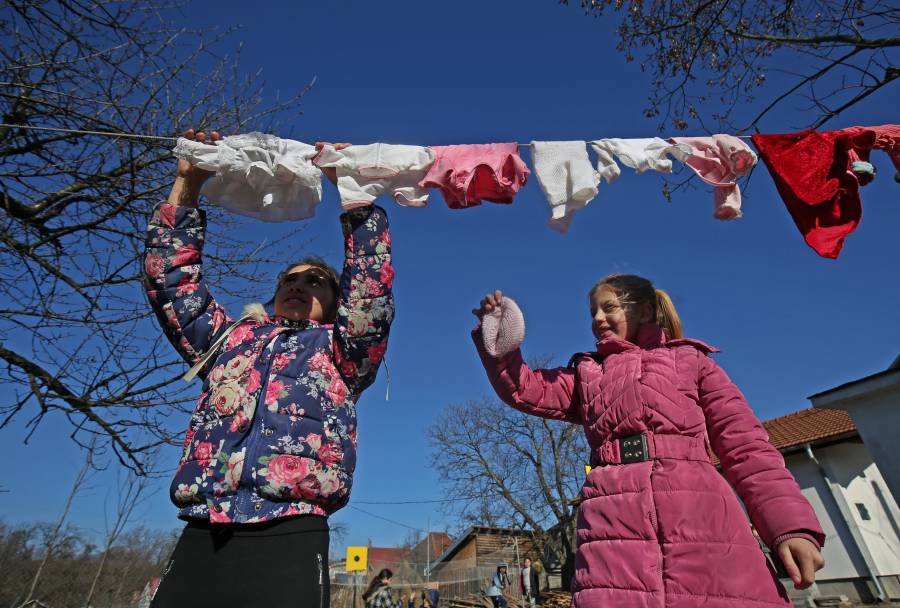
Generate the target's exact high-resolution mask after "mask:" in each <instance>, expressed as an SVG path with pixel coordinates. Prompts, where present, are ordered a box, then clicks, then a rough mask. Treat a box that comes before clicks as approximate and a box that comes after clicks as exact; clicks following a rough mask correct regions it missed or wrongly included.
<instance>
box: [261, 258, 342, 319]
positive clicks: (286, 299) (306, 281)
mask: <svg viewBox="0 0 900 608" xmlns="http://www.w3.org/2000/svg"><path fill="white" fill-rule="evenodd" d="M334 306H335V293H334V292H333V291H332V289H331V283H329V281H328V276H327V275H326V274H325V272H324V271H323V270H322V269H320V268H316V267H315V266H310V265H308V264H300V265H299V266H294V267H293V268H291V271H290V272H289V273H288V274H287V275H285V276H284V277H283V278H282V279H281V283H279V284H278V290H277V291H276V292H275V314H276V315H277V316H279V317H282V318H285V319H290V320H291V321H302V320H304V319H309V320H310V321H315V322H317V323H323V322H325V320H326V318H328V316H329V313H330V312H331V311H332V310H334Z"/></svg>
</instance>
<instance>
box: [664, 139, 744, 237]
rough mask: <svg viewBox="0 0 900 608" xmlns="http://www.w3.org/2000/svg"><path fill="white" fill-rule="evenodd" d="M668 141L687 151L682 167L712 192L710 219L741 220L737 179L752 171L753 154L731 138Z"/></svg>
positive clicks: (737, 140) (739, 191)
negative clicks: (684, 165) (713, 208)
mask: <svg viewBox="0 0 900 608" xmlns="http://www.w3.org/2000/svg"><path fill="white" fill-rule="evenodd" d="M669 141H670V142H672V143H676V144H687V145H688V146H690V147H691V155H690V156H689V157H688V159H687V160H686V161H684V162H685V164H686V165H687V166H688V167H690V168H691V169H693V170H694V173H696V174H697V175H698V176H699V177H700V179H702V180H703V181H705V182H706V183H707V184H709V185H710V186H713V187H714V188H715V191H714V193H713V201H714V203H715V210H714V211H713V217H715V218H716V219H719V220H733V219H737V218H739V217H741V215H743V214H742V212H741V189H740V187H738V185H737V178H738V177H740V176H741V175H746V174H747V173H749V172H750V170H751V169H753V167H754V165H756V153H755V152H754V151H753V150H751V149H750V147H749V146H748V145H747V144H745V143H744V142H742V141H741V140H740V139H738V138H737V137H735V136H733V135H724V134H717V135H713V136H711V137H673V138H671V139H670V140H669Z"/></svg>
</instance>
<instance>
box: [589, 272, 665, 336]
mask: <svg viewBox="0 0 900 608" xmlns="http://www.w3.org/2000/svg"><path fill="white" fill-rule="evenodd" d="M650 313H651V311H650V307H649V305H647V304H641V305H638V306H637V307H630V306H629V307H626V306H624V305H623V304H622V303H621V302H620V301H619V296H618V295H616V292H615V291H613V289H612V287H610V286H609V285H602V286H601V287H600V289H598V290H597V291H596V292H595V293H594V296H593V297H592V298H591V331H593V332H594V337H595V338H597V340H605V339H607V338H612V337H616V338H621V339H623V340H628V341H629V342H634V340H635V338H636V337H637V333H638V330H639V329H640V327H641V325H642V324H644V323H646V322H648V321H649V320H650V316H651V314H650Z"/></svg>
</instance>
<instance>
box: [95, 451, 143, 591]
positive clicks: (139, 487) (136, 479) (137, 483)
mask: <svg viewBox="0 0 900 608" xmlns="http://www.w3.org/2000/svg"><path fill="white" fill-rule="evenodd" d="M144 464H146V465H151V466H150V468H152V463H149V462H145V463H144ZM152 479H153V478H152V477H151V476H150V475H139V474H137V473H136V472H135V471H133V470H127V471H126V472H121V471H120V472H119V483H118V484H117V485H118V487H117V488H116V510H115V513H114V514H113V517H112V523H111V524H110V523H109V522H107V530H106V543H105V545H104V547H103V553H101V554H100V560H99V563H98V564H97V570H96V572H95V573H94V579H93V580H92V581H91V587H90V589H89V590H88V593H87V599H86V600H85V601H84V605H85V606H91V602H92V600H93V599H94V594H95V592H96V591H97V584H98V583H99V581H100V576H101V575H102V574H103V569H104V567H105V566H106V562H107V560H108V559H109V555H110V552H111V551H112V549H113V547H114V546H115V544H116V542H117V541H118V540H119V537H120V536H121V535H122V532H124V531H125V528H127V527H128V524H129V523H130V522H131V518H132V516H133V515H134V511H135V509H136V508H138V507H139V506H141V505H142V504H143V501H144V500H146V499H147V498H148V497H149V495H152V494H153V491H152V490H151V483H152V481H151V480H152ZM148 492H149V494H148ZM106 604H107V605H108V604H110V602H109V601H107V602H106Z"/></svg>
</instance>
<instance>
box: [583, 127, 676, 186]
mask: <svg viewBox="0 0 900 608" xmlns="http://www.w3.org/2000/svg"><path fill="white" fill-rule="evenodd" d="M590 143H591V146H593V148H594V151H595V152H596V153H597V158H598V163H597V170H598V171H599V172H600V174H601V175H602V176H603V177H604V178H605V179H606V181H608V182H612V181H613V180H615V179H616V178H617V177H619V174H620V173H621V170H620V169H619V166H618V165H617V164H616V161H615V160H614V158H613V157H614V156H615V157H617V158H618V159H619V160H620V161H621V162H622V164H623V165H625V166H626V167H631V168H632V169H634V170H635V171H637V172H638V173H643V172H644V171H647V170H649V169H653V170H654V171H659V172H661V173H671V171H672V160H671V159H669V158H668V156H667V155H669V154H671V155H672V156H674V157H675V158H676V159H678V160H680V161H682V162H684V161H685V160H686V159H687V158H688V157H689V156H690V155H691V148H690V146H685V145H681V144H670V143H669V142H667V141H666V140H664V139H661V138H659V137H646V138H636V139H618V138H615V137H613V138H610V139H598V140H596V141H592V142H590Z"/></svg>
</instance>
